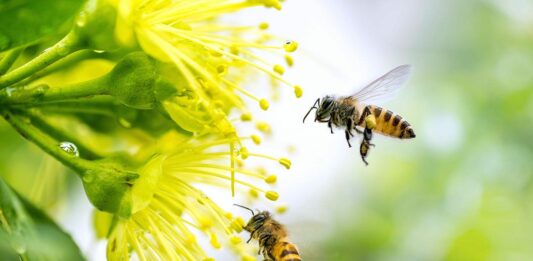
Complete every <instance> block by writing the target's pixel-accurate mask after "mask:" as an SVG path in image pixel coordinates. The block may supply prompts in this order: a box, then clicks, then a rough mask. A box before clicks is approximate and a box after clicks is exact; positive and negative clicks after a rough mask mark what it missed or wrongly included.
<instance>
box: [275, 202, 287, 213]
mask: <svg viewBox="0 0 533 261" xmlns="http://www.w3.org/2000/svg"><path fill="white" fill-rule="evenodd" d="M287 209H288V205H287V204H281V205H279V206H277V207H276V212H278V213H280V214H283V213H285V212H287Z"/></svg>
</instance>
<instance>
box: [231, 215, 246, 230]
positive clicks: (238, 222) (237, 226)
mask: <svg viewBox="0 0 533 261" xmlns="http://www.w3.org/2000/svg"><path fill="white" fill-rule="evenodd" d="M230 226H231V228H232V229H233V230H235V231H237V233H240V232H241V231H242V230H243V227H244V219H243V218H242V217H236V218H235V219H234V220H232V221H231V224H230Z"/></svg>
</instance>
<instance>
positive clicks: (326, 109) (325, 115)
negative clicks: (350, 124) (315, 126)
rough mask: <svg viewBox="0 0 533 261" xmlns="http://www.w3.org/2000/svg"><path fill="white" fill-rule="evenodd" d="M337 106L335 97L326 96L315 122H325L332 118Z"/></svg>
mask: <svg viewBox="0 0 533 261" xmlns="http://www.w3.org/2000/svg"><path fill="white" fill-rule="evenodd" d="M334 106H335V98H334V97H333V96H329V95H327V96H324V98H322V101H321V102H320V105H319V106H318V109H317V110H316V115H315V121H325V120H327V119H329V117H330V116H331V112H332V111H333V108H334Z"/></svg>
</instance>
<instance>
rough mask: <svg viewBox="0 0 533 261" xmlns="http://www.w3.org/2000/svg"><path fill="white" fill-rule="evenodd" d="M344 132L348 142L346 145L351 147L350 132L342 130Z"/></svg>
mask: <svg viewBox="0 0 533 261" xmlns="http://www.w3.org/2000/svg"><path fill="white" fill-rule="evenodd" d="M344 133H345V134H346V142H348V147H350V148H351V147H352V144H350V135H351V133H350V132H349V131H344Z"/></svg>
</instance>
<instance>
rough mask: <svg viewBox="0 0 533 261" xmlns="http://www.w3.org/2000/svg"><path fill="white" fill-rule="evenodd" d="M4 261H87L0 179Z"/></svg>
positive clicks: (0, 236)
mask: <svg viewBox="0 0 533 261" xmlns="http://www.w3.org/2000/svg"><path fill="white" fill-rule="evenodd" d="M0 256H1V257H2V259H3V260H18V259H20V260H84V258H83V256H82V255H81V252H80V250H79V248H78V247H77V246H76V244H75V243H74V241H73V240H72V238H71V237H70V236H69V235H68V234H66V233H65V232H63V231H62V230H61V229H60V228H59V227H58V226H57V225H56V224H55V223H54V222H53V221H52V220H51V219H50V218H49V217H47V216H46V214H44V213H43V212H42V211H40V210H39V209H38V208H36V207H34V206H33V205H32V204H31V203H30V202H28V201H27V200H25V199H24V198H22V197H20V196H19V195H18V194H17V193H16V192H15V191H13V190H12V189H11V188H10V187H9V185H7V184H6V183H5V182H4V180H3V179H2V178H0Z"/></svg>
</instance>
